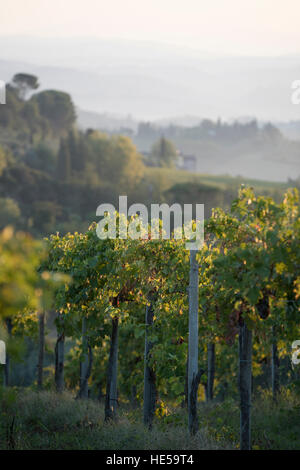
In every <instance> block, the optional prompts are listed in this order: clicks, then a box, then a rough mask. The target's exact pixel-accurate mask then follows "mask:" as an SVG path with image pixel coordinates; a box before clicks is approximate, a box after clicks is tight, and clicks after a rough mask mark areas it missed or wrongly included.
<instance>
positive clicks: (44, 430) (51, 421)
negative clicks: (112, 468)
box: [0, 390, 224, 450]
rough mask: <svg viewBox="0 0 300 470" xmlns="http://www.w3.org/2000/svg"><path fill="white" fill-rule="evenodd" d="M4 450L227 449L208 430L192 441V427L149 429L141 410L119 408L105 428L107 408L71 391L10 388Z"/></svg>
mask: <svg viewBox="0 0 300 470" xmlns="http://www.w3.org/2000/svg"><path fill="white" fill-rule="evenodd" d="M1 412H2V413H1V414H2V418H1V426H0V449H25V450H28V449H30V450H36V449H64V450H65V449H70V450H71V449H76V450H77V449H78V450H83V449H87V450H93V449H95V450H98V449H101V450H142V449H146V450H148V449H149V450H151V449H155V450H160V449H162V450H163V449H167V450H172V449H174V450H176V449H182V450H194V449H219V448H224V447H223V446H220V445H218V444H216V443H215V442H214V440H213V439H212V438H208V436H207V433H206V431H204V430H203V431H201V432H198V434H197V435H196V436H195V437H194V438H192V439H191V438H190V436H189V434H188V432H187V429H186V426H185V425H184V424H183V423H177V424H175V425H172V426H169V427H168V428H167V429H166V428H165V426H160V424H159V423H157V424H155V425H154V427H153V429H152V431H148V430H147V429H145V427H144V426H143V424H142V419H141V416H140V411H130V410H127V409H126V408H124V409H122V408H120V410H119V418H118V420H117V422H116V423H113V424H105V423H104V415H103V405H102V404H99V403H98V402H96V401H93V400H87V401H84V400H74V397H73V396H72V395H71V394H69V393H63V394H61V395H57V394H56V393H54V392H48V391H45V392H33V391H30V390H23V391H22V390H18V391H14V390H10V391H7V392H6V391H5V392H4V393H2V397H1Z"/></svg>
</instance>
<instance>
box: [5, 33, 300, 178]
mask: <svg viewBox="0 0 300 470" xmlns="http://www.w3.org/2000/svg"><path fill="white" fill-rule="evenodd" d="M0 51H1V52H0V79H2V80H4V81H9V80H10V79H11V77H12V76H13V75H14V74H15V73H16V72H27V73H32V74H35V75H37V76H38V77H39V81H40V84H41V86H40V90H43V89H58V90H62V91H66V92H68V93H69V94H70V95H71V96H72V99H73V100H74V102H75V105H76V107H77V114H78V124H79V126H81V127H83V128H87V127H93V128H99V129H103V130H108V131H116V130H118V129H122V128H123V129H124V128H127V129H131V130H132V131H133V138H134V134H135V133H136V131H137V129H138V124H139V121H141V120H142V121H153V122H155V123H156V124H157V125H159V126H161V127H164V126H167V125H169V124H170V123H173V124H175V125H180V126H187V127H193V126H197V125H198V123H199V122H200V121H201V119H204V118H205V119H207V118H208V119H213V120H215V121H216V120H217V119H219V118H221V119H222V121H228V122H232V121H234V120H238V121H240V122H243V121H247V120H249V119H251V118H252V119H257V120H258V122H259V124H260V125H263V124H264V123H265V122H267V121H271V122H273V123H276V125H277V126H278V128H279V129H280V130H281V131H282V133H283V134H284V135H285V136H287V137H288V138H290V139H292V140H299V139H300V125H299V120H300V106H296V105H293V104H292V103H291V93H292V90H291V84H292V82H293V81H294V80H296V79H299V77H300V57H297V56H281V57H229V56H228V57H224V56H223V57H217V56H211V55H208V54H206V53H205V52H203V51H198V50H194V49H190V48H187V47H178V46H172V45H166V44H159V43H155V42H145V41H130V40H107V39H106V40H102V39H95V40H92V39H87V38H73V39H66V38H64V39H63V38H57V39H53V38H52V39H47V38H39V40H37V39H35V38H30V37H3V36H2V37H0ZM135 143H136V144H137V145H138V147H139V150H142V151H143V150H148V148H146V146H145V145H144V143H143V142H142V143H141V142H140V141H138V140H136V139H135ZM175 143H176V145H177V146H178V148H179V149H180V150H181V151H182V152H184V153H192V154H194V155H195V156H196V158H197V171H201V172H208V173H214V174H218V173H227V174H232V175H234V176H235V175H244V176H247V177H252V178H261V179H270V180H273V181H276V180H278V181H285V180H286V179H287V178H293V177H298V175H299V174H300V164H299V160H300V152H298V150H297V148H298V147H296V148H295V147H294V146H286V144H285V143H283V144H282V145H281V146H274V148H273V147H272V145H271V146H270V147H268V148H267V149H266V148H264V149H262V150H259V151H258V150H257V148H256V147H255V145H252V143H249V142H246V143H244V144H243V145H241V144H239V145H238V146H235V147H232V146H231V147H229V148H226V149H224V148H223V146H222V147H218V146H214V145H211V144H209V146H206V145H205V146H204V147H203V146H201V145H199V144H197V143H195V142H190V141H188V142H187V141H186V142H182V141H176V139H175Z"/></svg>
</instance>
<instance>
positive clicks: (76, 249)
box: [0, 187, 300, 449]
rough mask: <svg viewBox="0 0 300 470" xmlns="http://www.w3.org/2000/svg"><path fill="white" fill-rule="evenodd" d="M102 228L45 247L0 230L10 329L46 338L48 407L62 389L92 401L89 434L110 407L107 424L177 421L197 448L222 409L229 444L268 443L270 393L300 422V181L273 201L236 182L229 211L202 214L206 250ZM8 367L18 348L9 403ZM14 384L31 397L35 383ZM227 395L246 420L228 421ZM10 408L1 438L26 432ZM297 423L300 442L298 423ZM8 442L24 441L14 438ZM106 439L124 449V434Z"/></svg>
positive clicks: (80, 401)
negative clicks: (298, 344)
mask: <svg viewBox="0 0 300 470" xmlns="http://www.w3.org/2000/svg"><path fill="white" fill-rule="evenodd" d="M117 218H118V220H119V222H120V219H119V215H117ZM96 229H97V224H96V223H94V224H92V225H91V226H90V228H89V230H88V231H87V232H86V233H68V234H67V235H65V236H60V235H59V234H56V235H52V236H50V237H49V238H48V239H46V240H45V241H44V242H43V243H42V242H37V241H34V240H33V239H31V238H30V237H29V236H27V235H24V234H22V233H14V232H13V231H12V230H11V229H10V228H9V227H8V228H6V229H5V230H4V231H3V232H2V233H1V234H0V248H1V254H0V312H1V316H2V319H3V323H4V324H5V335H6V336H5V337H6V338H7V340H8V344H10V343H11V344H12V345H13V344H14V341H21V340H22V338H25V337H26V338H32V339H33V340H34V341H35V342H36V343H37V344H38V358H37V362H38V366H37V374H36V382H35V383H34V384H33V385H31V386H30V388H31V390H32V393H37V400H38V399H39V398H38V397H42V396H43V395H42V394H43V393H44V394H45V393H49V394H50V395H49V397H48V399H47V398H46V400H49V406H50V405H51V403H52V401H51V400H54V401H55V403H56V402H57V404H56V405H55V406H58V407H59V406H60V405H59V403H60V398H59V397H61V402H62V403H63V402H66V401H67V398H66V393H69V394H71V395H72V400H73V401H74V406H76V407H77V408H78V410H79V408H80V407H84V406H85V403H90V404H91V405H90V406H91V408H90V411H89V412H87V414H88V415H89V417H88V422H90V423H92V424H91V427H90V428H89V431H88V432H89V434H90V438H91V439H92V435H93V420H94V419H95V416H98V413H99V411H98V410H99V408H100V407H101V410H103V409H104V415H102V414H101V419H102V421H104V422H105V423H107V425H108V426H109V425H110V424H112V425H113V426H118V423H121V424H120V426H122V419H123V416H124V410H126V409H130V410H131V413H132V416H133V417H135V418H134V419H136V420H137V421H138V416H140V414H141V413H142V420H143V423H138V424H136V428H134V424H132V423H131V424H130V426H131V428H130V429H131V431H130V432H131V433H135V434H140V435H141V436H142V435H144V434H143V433H146V434H145V435H147V439H148V440H151V439H154V438H151V435H152V436H153V435H156V439H157V435H159V436H161V437H160V438H159V439H161V441H162V442H163V439H164V438H165V437H166V435H165V431H164V430H166V429H168V426H173V427H175V429H176V425H177V424H178V426H179V425H181V426H185V429H186V433H187V435H190V436H191V437H190V439H191V441H190V442H191V443H192V444H190V445H195V446H198V445H201V444H199V441H197V439H198V438H199V436H202V434H201V433H203V432H204V431H203V429H204V427H205V428H207V427H208V435H209V438H208V443H207V446H208V447H211V448H213V447H214V444H213V441H214V440H216V439H217V437H216V433H210V434H209V428H210V426H213V423H212V422H214V421H216V422H217V421H218V419H221V420H222V419H223V418H222V417H224V414H225V419H224V422H222V426H223V427H225V428H226V426H227V428H228V426H229V424H228V423H229V422H231V423H232V422H233V423H234V424H233V427H234V429H233V432H234V433H235V434H234V437H233V438H232V441H230V436H229V435H230V433H229V432H227V435H226V437H227V438H228V439H229V440H228V441H227V442H230V445H229V446H230V447H233V448H240V449H251V448H256V447H258V448H262V447H264V446H267V444H268V445H269V447H270V448H272V442H271V441H270V439H268V438H267V437H266V436H265V434H264V433H265V431H263V430H262V431H261V435H260V434H259V433H258V431H257V429H256V426H258V424H257V422H258V421H257V415H258V414H259V413H258V412H257V410H256V404H255V403H256V402H255V403H254V398H255V399H256V398H257V397H258V396H260V397H262V396H266V395H268V396H269V398H270V400H269V402H268V403H269V405H268V407H266V410H265V411H264V412H265V413H269V417H270V419H272V414H274V415H276V413H277V412H278V413H279V411H278V410H279V408H280V409H282V408H284V404H282V403H284V401H286V402H289V404H291V402H292V405H291V406H293V405H294V408H293V407H292V410H293V412H291V415H292V416H291V419H292V421H293V419H294V416H296V415H297V413H298V419H299V394H300V372H299V371H300V365H295V364H293V363H292V361H291V357H292V354H293V348H292V344H293V342H295V341H296V340H299V339H300V326H299V300H300V299H299V298H300V270H299V267H300V219H299V197H298V192H297V190H296V189H290V190H288V191H287V193H286V194H285V196H284V199H283V201H282V202H281V203H275V202H274V201H273V199H271V198H270V197H263V196H257V195H255V194H254V192H253V190H252V189H251V188H249V187H241V189H240V191H239V194H238V197H237V199H236V200H234V201H233V203H232V205H231V209H230V211H224V210H222V209H219V208H216V209H214V210H213V212H212V216H211V217H210V218H208V219H206V220H205V230H204V232H205V239H204V244H203V246H202V247H201V248H200V249H199V250H198V251H191V252H189V251H188V250H187V249H186V240H185V239H177V238H176V237H171V238H170V239H164V238H163V237H161V239H159V240H157V239H151V234H150V232H149V235H148V236H147V237H144V238H140V239H130V238H129V239H122V238H116V239H109V238H107V239H106V240H101V239H99V237H98V236H97V231H96ZM161 230H162V231H163V227H161ZM53 312H55V328H56V333H55V335H56V338H55V345H54V356H55V362H54V366H53V367H52V368H51V367H48V368H46V367H45V366H44V358H45V350H46V346H45V337H46V319H47V316H48V315H50V314H51V315H53ZM12 365H13V347H12V350H9V349H8V354H7V361H6V365H5V366H3V368H4V382H3V385H4V386H5V387H4V388H3V392H2V396H1V400H2V405H1V406H2V410H3V409H4V408H3V406H4V405H3V403H4V404H5V403H7V401H9V395H8V394H9V388H10V387H9V386H10V367H12ZM5 388H6V389H7V390H6V391H5ZM13 390H14V391H15V393H16V395H17V396H18V397H19V398H18V399H19V400H21V403H22V400H23V404H24V403H25V402H26V390H24V389H22V388H18V389H16V388H12V389H11V393H13V392H12V391H13ZM43 390H44V391H43ZM45 390H46V391H45ZM51 393H52V394H53V393H54V398H53V395H51ZM23 394H24V396H23ZM14 396H15V395H14ZM51 396H52V398H51ZM68 396H69V395H68ZM291 397H294V398H291ZM15 399H16V398H15ZM40 399H42V398H40ZM228 400H229V401H230V400H232V407H233V408H232V409H234V410H237V411H238V415H239V416H240V422H239V418H238V419H237V420H236V418H234V420H233V421H230V419H231V418H229V417H228V416H227V413H228V414H230V413H229V412H228ZM293 400H294V403H293ZM297 400H298V401H297ZM204 401H205V402H206V406H207V407H208V408H205V409H204V408H203V407H204ZM253 403H254V404H253ZM270 403H271V404H270ZM51 406H52V405H51ZM53 406H54V405H53ZM66 406H69V407H70V406H71V405H70V404H69V402H68V405H66ZM289 406H290V405H289ZM21 407H22V405H21ZM236 407H237V408H236ZM25 408H26V406H25V405H24V409H25ZM82 409H83V408H82ZM4 411H5V409H4ZM45 413H46V411H45ZM82 413H83V411H82ZM101 413H102V411H101ZM234 413H235V415H234V416H238V415H237V414H236V411H234ZM253 414H254V416H255V421H252V419H251V418H252V416H251V415H253ZM3 416H4V418H1V420H2V424H3V423H4V424H3V426H2V428H1V433H2V434H1V435H3V436H4V435H7V432H8V431H7V429H8V430H11V433H14V432H15V433H17V432H18V431H14V430H13V427H14V426H17V425H15V424H14V422H12V421H11V420H9V416H6V417H5V413H4V414H3ZM98 418H99V417H98ZM98 418H97V419H98ZM204 418H205V419H204ZM99 419H100V418H99ZM66 420H67V417H66ZM16 421H17V418H16ZM63 421H64V420H63ZM176 423H177V424H176ZM62 425H63V424H62ZM5 426H6V427H5ZM157 426H161V427H160V431H158V428H157ZM295 426H296V428H295V429H297V430H298V431H296V432H298V441H297V442H298V444H297V442H296V441H295V442H296V444H295V446H296V447H297V446H298V448H299V422H298V421H296V425H295ZM108 429H111V428H108ZM117 429H118V428H117V427H116V430H117ZM120 429H121V428H120ZM178 429H179V428H178ZM225 431H226V429H225ZM20 432H21V431H20ZM41 432H44V431H43V430H42V431H41ZM95 432H96V431H95ZM109 432H111V431H108V433H109ZM120 432H121V431H120ZM175 432H176V431H175ZM178 432H179V434H178V435H179V436H182V438H181V442H182V445H183V446H186V445H188V444H187V443H184V439H187V438H186V437H183V436H185V434H184V432H183V431H182V428H180V431H178ZM205 432H206V431H205ZM151 433H152V434H151ZM155 433H156V434H155ZM157 433H158V434H157ZM159 433H160V434H159ZM182 433H183V434H182ZM8 434H9V432H8ZM120 435H121V434H120ZM253 435H254V436H255V441H254V440H253V437H252V436H253ZM149 436H150V437H149ZM197 436H198V437H197ZM99 439H100V442H97V444H96V445H97V446H98V447H97V448H100V449H101V448H103V447H101V439H103V437H99ZM145 439H146V438H145ZM8 441H9V442H10V447H13V448H14V447H17V444H16V442H17V440H16V438H15V437H14V438H13V439H12V438H11V439H8ZM11 442H13V444H11ZM260 442H263V444H260ZM266 443H267V444H266ZM1 445H2V444H1ZM5 445H6V444H5ZM5 445H2V446H3V448H4V447H5ZM7 445H8V444H7ZM111 445H116V446H117V445H118V439H117V437H116V436H115V437H114V443H113V444H111ZM128 445H130V444H128ZM145 445H150V444H145ZM164 445H166V446H167V445H170V444H168V443H166V444H164ZM179 445H180V443H179ZM278 445H279V446H280V444H276V446H278ZM8 447H9V445H8ZM225 447H226V446H225ZM129 448H130V447H129ZM185 448H188V447H185Z"/></svg>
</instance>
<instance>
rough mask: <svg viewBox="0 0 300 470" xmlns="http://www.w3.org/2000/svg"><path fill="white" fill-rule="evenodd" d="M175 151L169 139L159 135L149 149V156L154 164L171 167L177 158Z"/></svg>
mask: <svg viewBox="0 0 300 470" xmlns="http://www.w3.org/2000/svg"><path fill="white" fill-rule="evenodd" d="M177 156H178V155H177V151H176V148H175V146H174V145H173V143H172V142H171V141H170V140H167V139H166V138H165V137H161V138H160V139H159V140H158V141H157V142H156V143H155V144H153V146H152V149H151V155H150V158H151V160H152V162H153V163H154V164H155V166H161V167H169V168H171V167H173V166H174V165H175V162H176V160H177Z"/></svg>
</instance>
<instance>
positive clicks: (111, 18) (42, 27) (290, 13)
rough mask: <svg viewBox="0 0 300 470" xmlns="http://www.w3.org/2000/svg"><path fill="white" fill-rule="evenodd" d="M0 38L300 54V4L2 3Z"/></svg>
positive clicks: (243, 0) (175, 0)
mask: <svg viewBox="0 0 300 470" xmlns="http://www.w3.org/2000/svg"><path fill="white" fill-rule="evenodd" d="M0 18H1V26H0V34H1V35H24V34H26V35H30V36H50V37H61V36H64V37H66V36H67V37H73V36H78V37H80V36H86V37H95V36H97V37H100V38H126V39H136V40H151V41H158V42H166V43H171V44H172V43H173V44H178V45H183V46H189V47H193V48H197V49H201V50H202V51H204V52H209V53H217V54H239V55H240V54H242V55H248V54H250V55H279V54H297V53H300V0H105V1H104V0H84V1H83V0H10V1H6V0H0Z"/></svg>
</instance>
